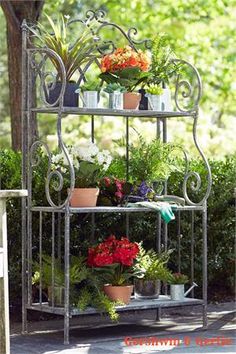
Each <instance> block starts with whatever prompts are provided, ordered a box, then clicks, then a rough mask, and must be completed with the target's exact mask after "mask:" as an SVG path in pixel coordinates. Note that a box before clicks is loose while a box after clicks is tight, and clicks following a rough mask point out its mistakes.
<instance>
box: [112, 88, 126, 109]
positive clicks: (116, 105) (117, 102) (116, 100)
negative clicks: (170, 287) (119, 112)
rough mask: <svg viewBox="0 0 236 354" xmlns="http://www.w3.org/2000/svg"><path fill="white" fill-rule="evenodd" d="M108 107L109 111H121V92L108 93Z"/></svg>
mask: <svg viewBox="0 0 236 354" xmlns="http://www.w3.org/2000/svg"><path fill="white" fill-rule="evenodd" d="M108 107H109V108H110V109H123V93H122V92H112V93H109V101H108Z"/></svg>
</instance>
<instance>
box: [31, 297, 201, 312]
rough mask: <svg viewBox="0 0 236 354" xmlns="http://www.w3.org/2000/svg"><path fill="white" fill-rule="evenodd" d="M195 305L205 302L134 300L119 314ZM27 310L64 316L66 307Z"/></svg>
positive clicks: (33, 307)
mask: <svg viewBox="0 0 236 354" xmlns="http://www.w3.org/2000/svg"><path fill="white" fill-rule="evenodd" d="M193 305H203V300H201V299H194V298H185V299H184V300H183V301H174V300H171V299H170V297H168V296H165V295H163V296H160V298H159V299H152V300H137V299H132V300H131V302H130V303H129V304H128V305H125V306H117V307H116V309H117V312H124V311H133V310H147V309H155V308H159V307H162V308H163V307H165V308H167V307H180V306H193ZM26 308H27V309H28V310H35V311H42V312H48V313H54V314H58V315H64V307H51V306H49V305H48V303H43V304H42V305H41V304H39V303H37V304H32V305H27V306H26ZM99 313H100V312H99V311H97V310H96V309H95V308H93V307H89V308H87V309H86V310H84V311H80V310H79V309H76V308H71V309H70V315H71V316H79V315H90V314H99Z"/></svg>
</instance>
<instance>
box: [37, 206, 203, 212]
mask: <svg viewBox="0 0 236 354" xmlns="http://www.w3.org/2000/svg"><path fill="white" fill-rule="evenodd" d="M174 210H176V211H193V210H195V211H203V210H204V206H202V205H187V206H177V207H176V208H175V209H174ZM31 211H44V212H51V213H65V212H66V209H65V208H53V207H47V206H35V207H32V208H31ZM69 212H70V213H72V214H80V213H81V214H82V213H140V212H142V213H143V212H157V211H155V210H153V209H151V208H150V209H149V208H143V207H140V208H135V207H134V208H132V207H131V208H130V207H129V208H128V207H118V206H97V207H83V208H72V207H69Z"/></svg>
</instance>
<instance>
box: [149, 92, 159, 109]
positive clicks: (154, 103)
mask: <svg viewBox="0 0 236 354" xmlns="http://www.w3.org/2000/svg"><path fill="white" fill-rule="evenodd" d="M146 97H147V98H148V103H149V108H150V109H152V110H153V111H161V102H162V101H161V95H151V94H150V93H146Z"/></svg>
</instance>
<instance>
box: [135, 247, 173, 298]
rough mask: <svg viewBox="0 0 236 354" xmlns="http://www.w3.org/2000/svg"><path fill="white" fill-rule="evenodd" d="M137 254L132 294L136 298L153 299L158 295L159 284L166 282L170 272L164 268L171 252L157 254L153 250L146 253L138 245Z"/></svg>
mask: <svg viewBox="0 0 236 354" xmlns="http://www.w3.org/2000/svg"><path fill="white" fill-rule="evenodd" d="M139 250H140V251H139V253H138V255H137V259H136V262H135V265H134V269H135V271H136V277H137V278H136V279H135V281H134V294H135V297H136V298H145V299H154V298H158V297H159V294H160V282H161V281H167V280H168V279H169V276H170V271H169V270H168V268H167V267H166V263H167V262H168V260H169V256H170V254H171V252H172V250H169V251H166V252H161V253H159V254H158V253H157V252H155V251H154V250H153V249H151V250H149V251H146V250H145V249H144V248H143V247H142V245H141V244H140V245H139Z"/></svg>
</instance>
